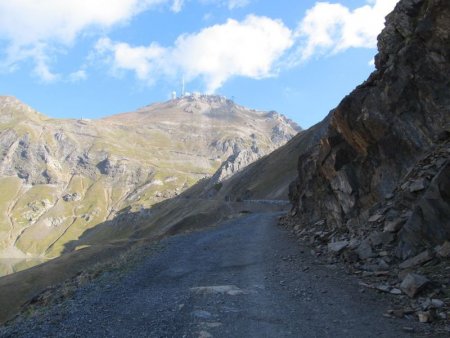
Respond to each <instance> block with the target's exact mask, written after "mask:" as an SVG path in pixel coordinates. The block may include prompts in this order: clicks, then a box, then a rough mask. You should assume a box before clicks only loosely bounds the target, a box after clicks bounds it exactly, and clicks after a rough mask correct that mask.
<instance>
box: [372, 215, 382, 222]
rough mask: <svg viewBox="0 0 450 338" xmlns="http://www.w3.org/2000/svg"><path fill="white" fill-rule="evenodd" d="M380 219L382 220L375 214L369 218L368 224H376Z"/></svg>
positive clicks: (380, 216)
mask: <svg viewBox="0 0 450 338" xmlns="http://www.w3.org/2000/svg"><path fill="white" fill-rule="evenodd" d="M382 218H383V215H380V214H375V215H372V216H370V218H369V222H370V223H376V222H378V221H379V220H381V219H382Z"/></svg>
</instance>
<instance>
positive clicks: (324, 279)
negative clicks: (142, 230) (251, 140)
mask: <svg viewBox="0 0 450 338" xmlns="http://www.w3.org/2000/svg"><path fill="white" fill-rule="evenodd" d="M278 216H280V214H277V213H270V214H251V215H248V216H245V217H242V218H238V219H233V220H228V221H226V222H224V223H222V224H221V225H220V226H218V227H215V228H210V229H207V230H204V231H199V232H194V233H189V234H183V235H177V236H173V237H170V238H168V239H165V240H163V241H162V242H161V243H160V246H161V249H159V250H156V251H153V253H151V254H149V255H148V256H146V257H143V258H142V260H141V261H140V263H139V264H137V265H136V266H134V267H133V268H132V269H130V270H129V271H128V272H127V273H126V274H125V275H123V274H122V275H120V276H118V275H117V274H115V273H105V274H104V275H103V276H101V277H100V278H98V279H96V280H95V281H93V282H91V283H89V284H87V285H86V286H83V287H81V288H79V289H78V290H77V291H76V293H75V294H74V296H73V297H72V298H70V299H67V300H65V301H62V302H60V303H59V304H57V305H55V306H52V307H50V308H48V309H46V310H45V311H39V312H37V313H36V314H34V315H31V316H28V317H25V318H21V319H18V320H16V321H14V322H12V323H10V324H9V325H8V326H6V327H3V328H0V336H2V337H203V338H206V337H358V338H359V337H409V336H410V333H408V332H406V331H405V329H404V327H413V326H414V323H412V322H409V321H406V320H399V319H397V320H393V319H389V318H385V317H383V313H384V312H385V311H386V309H387V306H388V304H387V303H386V298H384V297H385V296H384V295H383V294H379V293H376V292H374V291H373V292H372V291H365V292H363V291H362V290H361V287H359V286H358V281H357V280H356V279H355V278H354V277H352V276H348V275H347V274H345V272H344V271H343V270H342V268H341V267H340V266H337V265H333V266H327V265H324V264H321V263H320V261H317V260H316V258H315V257H313V256H312V255H311V254H310V253H309V250H308V249H306V248H303V247H301V246H300V245H299V244H298V242H297V241H296V240H295V239H294V238H292V237H291V235H290V234H289V233H288V232H287V231H285V230H283V229H281V228H280V227H278V226H277V219H278Z"/></svg>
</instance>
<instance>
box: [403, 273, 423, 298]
mask: <svg viewBox="0 0 450 338" xmlns="http://www.w3.org/2000/svg"><path fill="white" fill-rule="evenodd" d="M428 283H429V280H428V279H427V278H426V277H424V276H422V275H419V274H416V273H409V274H407V275H406V277H405V278H404V279H403V281H402V283H401V284H400V289H401V290H402V291H403V292H404V293H406V294H407V295H408V296H409V297H411V298H412V297H414V296H415V295H416V294H418V293H419V292H420V291H421V290H422V289H423V288H424V287H425V286H426V285H427V284H428Z"/></svg>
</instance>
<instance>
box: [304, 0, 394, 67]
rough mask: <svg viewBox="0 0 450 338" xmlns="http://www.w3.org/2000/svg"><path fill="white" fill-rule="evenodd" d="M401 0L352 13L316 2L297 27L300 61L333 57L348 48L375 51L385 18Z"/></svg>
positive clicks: (376, 1)
mask: <svg viewBox="0 0 450 338" xmlns="http://www.w3.org/2000/svg"><path fill="white" fill-rule="evenodd" d="M397 2H398V0H370V1H368V2H367V4H366V5H364V6H362V7H359V8H356V9H354V10H350V9H349V8H347V7H345V6H344V5H342V4H340V3H329V2H317V3H316V4H315V6H314V7H313V8H311V9H309V10H308V11H307V12H306V16H305V17H304V18H303V20H302V21H301V23H300V25H299V26H298V28H297V31H296V35H297V37H298V38H299V39H300V41H301V48H300V54H301V59H302V60H306V59H309V58H311V57H312V56H313V55H317V54H333V53H337V52H341V51H344V50H346V49H348V48H352V47H354V48H358V47H362V48H375V47H376V43H377V35H378V34H379V33H380V32H381V30H382V29H383V27H384V21H385V20H384V18H385V16H386V15H387V14H389V12H391V11H392V10H393V9H394V7H395V4H396V3H397Z"/></svg>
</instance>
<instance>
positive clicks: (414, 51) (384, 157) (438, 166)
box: [290, 0, 450, 259]
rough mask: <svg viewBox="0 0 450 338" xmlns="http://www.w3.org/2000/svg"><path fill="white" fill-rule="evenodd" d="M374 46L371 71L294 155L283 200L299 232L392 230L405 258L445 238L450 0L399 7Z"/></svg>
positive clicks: (413, 1) (449, 199) (449, 173)
mask: <svg viewBox="0 0 450 338" xmlns="http://www.w3.org/2000/svg"><path fill="white" fill-rule="evenodd" d="M378 47H379V53H378V55H377V56H376V58H375V61H376V62H375V63H376V71H375V72H373V73H372V74H371V75H370V77H369V79H368V80H367V81H366V82H365V83H363V84H362V85H361V86H359V87H357V88H356V89H355V90H354V91H353V92H352V93H351V94H350V95H348V96H347V97H345V98H344V99H343V101H342V102H341V103H340V104H339V106H338V107H337V108H336V109H334V110H333V111H331V112H330V115H329V117H328V118H329V119H330V125H329V128H328V131H327V132H326V135H325V136H324V137H323V138H322V139H321V140H320V142H318V143H317V145H315V146H314V147H312V148H310V149H309V150H308V151H307V152H306V153H304V154H302V155H301V156H300V158H299V162H298V178H297V179H296V181H295V182H293V183H292V184H291V187H290V200H291V202H292V204H293V210H292V215H293V216H294V217H295V219H296V220H295V222H296V223H297V224H301V226H302V227H304V226H308V225H313V224H318V223H320V224H325V226H326V228H327V229H328V230H329V231H332V232H333V233H334V234H335V235H334V236H333V238H332V239H330V240H332V241H338V240H346V239H350V238H352V237H353V238H354V237H358V238H362V237H364V236H365V235H368V234H369V233H370V232H372V231H374V230H380V231H381V232H383V231H384V232H386V233H393V234H394V243H395V245H393V244H390V247H391V249H392V250H394V249H395V253H396V255H397V256H398V257H399V258H402V259H406V258H408V257H410V256H412V255H415V254H417V253H418V252H420V251H422V250H424V249H426V248H434V247H435V246H436V245H440V244H442V243H443V242H445V241H446V240H450V195H449V191H450V183H449V177H450V162H449V157H450V2H448V1H447V0H402V1H400V2H399V3H398V4H397V6H396V8H395V10H394V12H393V13H391V14H390V15H389V16H388V17H387V18H386V28H385V29H384V30H383V32H382V33H381V34H380V36H379V38H378ZM298 137H301V135H300V136H298ZM339 234H340V235H339ZM382 249H385V248H382ZM380 250H381V249H380Z"/></svg>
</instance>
